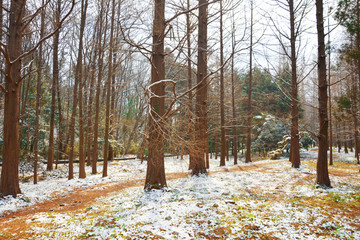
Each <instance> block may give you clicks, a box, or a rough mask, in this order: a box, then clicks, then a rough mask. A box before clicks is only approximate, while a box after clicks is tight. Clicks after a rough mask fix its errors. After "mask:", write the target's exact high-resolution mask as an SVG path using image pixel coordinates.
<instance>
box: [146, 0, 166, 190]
mask: <svg viewBox="0 0 360 240" xmlns="http://www.w3.org/2000/svg"><path fill="white" fill-rule="evenodd" d="M164 35H165V0H155V8H154V23H153V50H152V56H151V86H150V88H149V89H150V109H149V112H150V113H149V120H148V121H149V122H148V128H149V137H148V143H149V146H148V162H147V170H146V181H145V190H146V191H150V190H152V189H162V188H164V187H166V178H165V167H164V136H163V132H162V131H163V126H164V122H163V121H164V119H163V116H164V113H165V100H164V96H165V86H164V83H162V82H161V80H164V79H165V62H164V37H165V36H164Z"/></svg>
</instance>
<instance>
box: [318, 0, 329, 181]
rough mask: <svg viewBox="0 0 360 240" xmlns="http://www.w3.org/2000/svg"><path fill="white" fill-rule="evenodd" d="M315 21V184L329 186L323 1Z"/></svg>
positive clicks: (319, 0) (320, 1)
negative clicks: (316, 66)
mask: <svg viewBox="0 0 360 240" xmlns="http://www.w3.org/2000/svg"><path fill="white" fill-rule="evenodd" d="M316 23H317V36H318V94H319V124H320V125H319V136H318V138H319V153H318V159H317V166H316V173H317V176H316V184H319V185H321V186H326V187H331V184H330V178H329V172H328V163H327V149H328V113H327V102H328V99H327V98H328V96H327V81H326V59H325V57H326V54H325V40H324V38H325V34H324V18H323V1H322V0H316Z"/></svg>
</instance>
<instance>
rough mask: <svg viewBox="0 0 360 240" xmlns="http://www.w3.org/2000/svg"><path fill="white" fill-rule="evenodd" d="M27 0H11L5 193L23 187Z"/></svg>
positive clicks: (2, 184)
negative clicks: (23, 53)
mask: <svg viewBox="0 0 360 240" xmlns="http://www.w3.org/2000/svg"><path fill="white" fill-rule="evenodd" d="M25 3H26V1H25V0H11V5H10V16H9V35H8V49H7V54H8V58H9V60H10V61H7V62H6V70H5V71H6V77H5V90H6V92H5V104H4V128H3V131H4V142H3V144H4V145H3V165H2V168H1V185H0V192H1V194H2V195H3V196H7V195H13V196H14V197H16V195H17V194H19V193H21V191H20V187H19V172H18V169H19V158H20V141H19V118H20V112H19V106H20V102H19V99H20V87H21V75H20V74H21V61H20V60H17V61H14V60H15V59H17V57H19V56H20V55H21V49H22V48H21V47H22V26H23V22H22V19H23V14H24V11H25Z"/></svg>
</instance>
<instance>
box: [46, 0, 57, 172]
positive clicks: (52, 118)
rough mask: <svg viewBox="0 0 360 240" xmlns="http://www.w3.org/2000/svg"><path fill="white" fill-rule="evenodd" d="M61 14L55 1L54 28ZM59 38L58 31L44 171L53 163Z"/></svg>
mask: <svg viewBox="0 0 360 240" xmlns="http://www.w3.org/2000/svg"><path fill="white" fill-rule="evenodd" d="M60 14H61V1H60V0H58V1H57V9H56V11H55V27H57V25H58V24H59V21H60ZM59 37H60V29H59V30H58V31H57V32H56V33H55V35H54V41H53V49H54V50H53V81H52V87H51V110H50V136H49V151H48V161H47V166H46V170H48V171H51V170H53V163H54V128H55V107H56V88H57V86H56V84H57V82H58V81H59ZM59 131H60V130H59Z"/></svg>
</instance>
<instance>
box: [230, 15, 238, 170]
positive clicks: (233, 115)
mask: <svg viewBox="0 0 360 240" xmlns="http://www.w3.org/2000/svg"><path fill="white" fill-rule="evenodd" d="M231 47H232V53H231V54H232V56H231V105H232V117H233V119H232V138H233V139H232V142H233V156H234V165H236V164H237V163H238V161H237V145H238V144H237V128H236V124H237V121H236V107H235V76H234V58H235V56H234V55H235V21H234V20H233V29H232V37H231Z"/></svg>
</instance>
